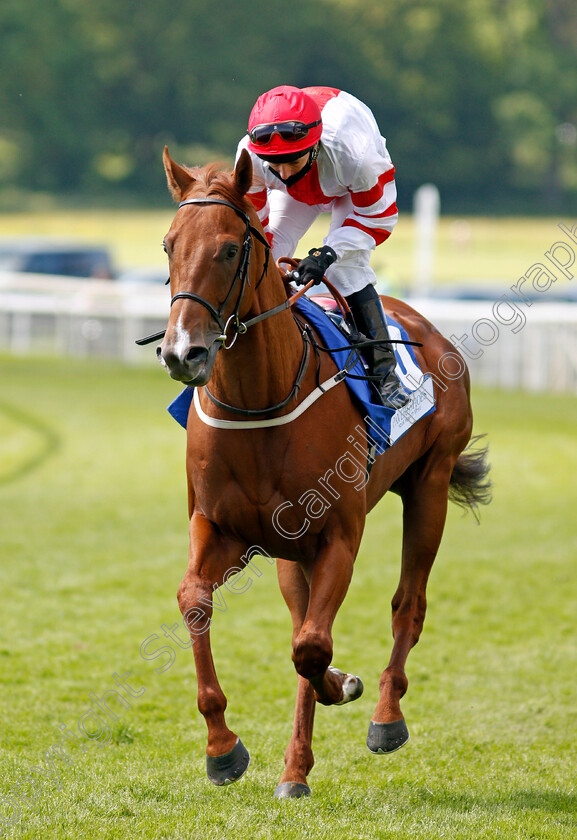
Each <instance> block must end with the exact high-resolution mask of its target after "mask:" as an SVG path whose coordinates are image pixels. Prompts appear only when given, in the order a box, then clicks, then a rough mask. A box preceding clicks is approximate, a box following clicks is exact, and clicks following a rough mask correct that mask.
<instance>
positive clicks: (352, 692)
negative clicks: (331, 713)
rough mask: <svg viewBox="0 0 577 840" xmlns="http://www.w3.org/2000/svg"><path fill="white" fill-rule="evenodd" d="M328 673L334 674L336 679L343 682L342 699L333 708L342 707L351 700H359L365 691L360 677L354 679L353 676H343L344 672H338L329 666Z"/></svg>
mask: <svg viewBox="0 0 577 840" xmlns="http://www.w3.org/2000/svg"><path fill="white" fill-rule="evenodd" d="M329 671H330V672H331V673H332V674H336V675H337V677H340V678H341V680H342V682H343V699H342V700H339V701H338V703H335V704H334V705H335V706H344V704H345V703H351V702H352V701H353V700H358V699H359V697H360V696H361V694H362V693H363V691H364V690H365V687H364V685H363V681H362V679H361V678H360V677H355V676H354V675H353V674H345V672H344V671H340V670H339V669H338V668H334V667H333V666H332V665H329Z"/></svg>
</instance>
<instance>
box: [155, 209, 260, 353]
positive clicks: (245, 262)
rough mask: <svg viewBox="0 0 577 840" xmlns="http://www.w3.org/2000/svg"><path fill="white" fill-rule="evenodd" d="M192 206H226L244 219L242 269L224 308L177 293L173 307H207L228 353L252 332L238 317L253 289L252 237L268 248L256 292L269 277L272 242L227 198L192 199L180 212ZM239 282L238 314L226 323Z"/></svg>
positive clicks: (231, 286)
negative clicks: (180, 303)
mask: <svg viewBox="0 0 577 840" xmlns="http://www.w3.org/2000/svg"><path fill="white" fill-rule="evenodd" d="M188 204H223V205H224V206H225V207H230V208H231V210H234V212H235V213H236V214H237V216H240V218H241V219H242V220H243V222H244V223H245V231H244V238H243V242H242V250H241V253H240V260H239V263H238V268H237V270H236V274H235V275H234V277H233V280H232V283H231V284H230V288H229V290H228V292H227V294H226V297H225V299H224V300H223V302H222V303H221V304H220V307H219V308H218V309H216V308H215V307H214V306H213V305H212V303H210V301H208V300H206V298H203V297H201V296H200V295H197V294H195V292H177V294H175V295H174V297H173V298H172V300H171V301H170V305H171V306H172V305H173V304H174V302H175V301H177V300H181V299H188V300H194V301H196V302H197V303H200V305H201V306H204V308H205V309H207V310H208V311H209V312H210V314H211V315H212V317H213V318H214V320H215V321H216V323H217V324H218V326H219V329H220V335H219V337H218V338H217V339H216V340H217V341H220V342H222V346H223V347H224V348H225V349H226V350H228V349H229V348H230V347H232V345H233V344H234V342H235V341H236V338H237V336H238V335H242V333H245V332H246V331H247V329H248V325H247V324H244V323H243V322H242V321H240V320H239V317H238V313H239V311H240V307H241V304H242V298H243V295H244V290H245V288H246V286H247V285H249V286H250V278H249V275H248V271H249V267H250V255H251V251H252V237H253V236H254V237H255V238H256V239H258V241H259V242H260V243H261V244H262V245H264V248H265V259H264V264H263V268H262V273H261V275H260V278H259V281H258V283H257V284H256V288H258V286H259V284H260V282H261V280H262V279H263V277H264V276H265V274H266V270H267V268H268V261H269V256H270V245H269V243H268V241H267V240H266V239H265V238H264V236H262V234H261V233H260V231H258V230H257V229H256V228H254V227H253V226H252V225H251V223H250V218H249V215H248V213H245V211H244V210H241V208H240V207H237V206H236V205H235V204H232V203H231V202H230V201H225V199H224V198H188V199H186V200H185V201H181V202H180V204H179V205H178V209H179V210H180V208H181V207H185V206H186V205H188ZM237 280H240V290H239V293H238V298H237V301H236V306H235V308H234V312H233V313H232V315H230V317H229V318H228V319H227V321H226V323H225V322H224V319H223V316H222V313H223V312H224V308H225V306H226V305H227V303H228V301H229V298H230V296H231V295H232V292H233V289H234V287H235V286H236V283H237ZM231 323H232V328H233V330H234V332H235V335H234V338H233V340H232V341H231V343H230V344H229V345H227V344H226V340H227V339H226V335H227V331H228V328H229V325H230V324H231Z"/></svg>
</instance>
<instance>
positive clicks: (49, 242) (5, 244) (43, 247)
mask: <svg viewBox="0 0 577 840" xmlns="http://www.w3.org/2000/svg"><path fill="white" fill-rule="evenodd" d="M0 271H16V272H20V271H22V272H27V273H30V274H55V275H59V276H63V277H90V278H93V279H95V280H96V279H98V280H112V279H114V276H115V272H114V268H113V265H112V259H111V256H110V254H109V252H108V251H107V249H106V248H103V247H100V246H94V245H83V244H82V243H78V242H64V241H61V240H56V239H49V238H46V239H40V238H7V237H3V238H0Z"/></svg>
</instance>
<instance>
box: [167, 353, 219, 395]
mask: <svg viewBox="0 0 577 840" xmlns="http://www.w3.org/2000/svg"><path fill="white" fill-rule="evenodd" d="M219 348H220V344H219V343H218V342H215V343H213V344H212V345H211V346H210V347H208V348H207V347H203V346H200V345H189V346H187V347H182V346H180V347H174V346H173V345H171V344H168V345H166V346H165V342H163V343H162V344H161V345H160V347H157V348H156V356H157V358H158V360H159V361H160V363H161V365H163V366H164V367H165V368H166V369H167V370H168V373H169V374H170V376H171V377H172V379H176V380H177V381H178V382H184V383H185V384H186V385H196V386H200V385H206V383H207V382H208V381H209V379H210V377H211V375H212V368H213V366H214V360H215V358H216V354H217V352H218V350H219Z"/></svg>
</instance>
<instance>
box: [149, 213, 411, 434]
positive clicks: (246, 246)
mask: <svg viewBox="0 0 577 840" xmlns="http://www.w3.org/2000/svg"><path fill="white" fill-rule="evenodd" d="M189 204H222V205H223V206H225V207H230V208H231V210H234V212H235V213H236V214H237V216H240V218H241V219H242V220H243V221H244V223H245V226H246V228H245V233H244V239H243V243H242V250H241V255H240V260H239V264H238V268H237V270H236V273H235V275H234V277H233V280H232V283H231V284H230V287H229V290H228V292H227V294H226V297H225V299H224V300H223V302H222V303H221V304H220V307H219V309H217V308H216V307H215V306H214V305H213V304H212V303H210V301H208V300H206V299H205V298H203V297H201V295H197V294H196V293H195V292H177V293H176V294H175V295H173V297H172V299H171V301H170V305H171V306H172V305H173V304H174V303H175V302H176V301H177V300H192V301H195V302H196V303H199V304H200V305H201V306H203V307H204V308H205V309H206V310H207V311H208V312H210V314H211V316H212V317H213V318H214V320H215V321H216V323H217V324H218V326H219V329H220V331H221V334H220V335H219V336H218V338H217V339H215V341H220V342H221V347H219V350H220V349H221V348H223V349H225V350H230V348H231V347H232V346H233V344H234V343H235V341H236V339H237V337H238V336H239V335H244V333H246V332H247V330H248V329H249V327H252V326H254V324H258V323H259V322H260V321H264V320H265V319H266V318H271V317H272V316H273V315H278V314H279V313H280V312H284V311H285V310H286V309H290V307H292V306H293V305H294V304H295V303H296V301H297V300H298V299H299V298H300V297H302V296H303V295H304V294H305V293H306V292H307V291H308V290H309V289H310V288H311V287H312V286H313V285H314V280H311V281H310V282H309V283H307V284H306V285H305V286H303V287H302V288H301V289H299V291H298V292H295V293H294V294H293V295H291V296H290V297H288V298H287V299H286V300H284V301H283V302H282V303H280V304H278V305H277V306H274V307H272V309H267V310H266V311H265V312H261V313H260V315H256V316H255V317H254V318H250V319H249V320H248V321H241V320H240V319H239V317H238V313H239V311H240V307H241V305H242V299H243V296H244V291H245V289H246V286H247V285H249V286H250V278H249V268H250V257H251V251H252V244H253V243H252V237H253V236H254V237H255V238H256V239H257V240H258V241H259V242H260V243H261V244H262V245H264V247H265V260H264V264H263V269H262V272H261V275H260V278H259V280H258V282H257V284H256V286H255V290H256V289H258V287H259V285H260V283H261V282H262V280H263V278H264V276H265V274H266V272H267V269H268V263H269V257H270V245H269V243H268V241H267V240H266V239H265V238H264V237H263V236H262V234H261V233H260V231H258V230H256V228H254V227H253V226H252V225H251V223H250V217H249V215H248V213H246V212H245V211H244V210H241V208H240V207H237V206H236V205H235V204H232V203H231V202H230V201H226V200H225V199H223V198H189V199H186V200H184V201H181V202H180V204H179V205H178V209H179V210H180V208H181V207H185V206H187V205H189ZM283 262H286V263H288V264H289V265H291V266H292V267H293V268H294V267H295V266H296V265H297V261H296V260H293V259H289V258H283V259H280V260H279V261H278V265H279V269H280V263H283ZM281 271H282V269H281ZM287 278H288V275H285V278H284V279H285V283H286V280H287ZM237 280H240V290H239V294H238V298H237V301H236V306H235V308H234V311H233V313H232V315H230V316H229V317H228V319H227V321H226V323H225V321H224V319H223V312H224V308H225V306H226V304H227V303H228V301H229V299H230V297H231V295H232V292H233V289H234V287H235V285H236V283H237ZM324 283H325V285H326V286H327V288H328V289H329V291H330V292H331V294H332V296H333V298H334V299H335V300H336V302H337V304H338V306H339V308H340V310H341V313H342V315H343V320H344V322H345V323H346V324H347V325H348V327H349V330H350V333H351V339H352V341H351V343H350V344H349V345H348V346H347V347H346V348H345V347H343V348H336V349H342V350H345V349H347V350H349V351H350V353H349V358H348V360H347V362H346V364H345V366H344V368H343V370H341V371H339V372H338V374H337V375H336V376H335V377H332V378H331V379H330V380H327V382H324V383H323V384H322V385H321V384H320V383H318V385H317V388H316V390H315V391H314V392H313V394H314V397H313V394H310V395H309V398H307V400H306V401H305V403H306V406H307V407H308V405H309V404H312V402H313V401H314V400H316V399H318V397H319V396H321V394H322V393H325V392H326V390H328V388H330V387H333V385H336V384H338V382H340V381H342V379H343V378H344V377H345V376H351V377H352V378H354V379H376V378H377V377H371V376H354V375H353V374H351V373H350V372H349V367H352V366H353V364H354V363H355V362H356V358H357V353H356V352H355V351H356V350H358V349H359V348H361V347H366V346H370V345H372V344H379V343H382V342H379V341H376V340H367V339H362V338H361V336H360V334H359V333H358V330H357V328H356V325H355V322H354V319H353V317H352V315H351V311H350V308H349V305H348V303H347V301H346V300H345V298H344V297H343V296H342V295H341V294H340V292H338V291H337V289H335V287H334V286H333V285H332V284H331V283H329V282H328V281H327V279H326V278H324ZM231 322H232V329H233V330H234V333H235V335H234V338H233V339H232V341H231V342H230V344H227V343H226V342H227V332H228V329H229V326H230V324H231ZM297 324H298V321H297ZM299 329H301V337H302V340H303V355H302V358H301V361H300V365H299V369H298V371H297V375H296V379H295V383H294V385H293V387H292V389H291V392H290V393H289V395H288V396H287V397H286V398H285V399H284V400H282V401H281V402H279V403H277V404H276V405H272V406H269V407H268V408H260V409H247V408H238V407H236V406H233V405H229V404H228V403H224V402H221V401H220V400H219V399H217V398H216V397H215V396H214V395H213V394H211V393H210V391H209V390H208V387H207V386H206V385H205V386H204V390H205V392H206V395H207V396H208V397H209V399H210V400H211V401H212V402H213V403H214V405H216V406H218V407H219V408H221V409H224V410H225V411H230V412H232V413H233V414H240V415H242V416H244V417H257V416H262V415H267V414H272V413H274V412H276V411H280V410H281V409H282V408H284V407H285V406H286V405H288V403H289V402H290V401H291V400H292V399H293V398H295V397H296V396H297V394H298V392H299V390H300V387H301V385H302V382H303V379H304V377H305V374H306V372H307V368H308V363H309V360H310V354H311V343H312V344H313V346H314V349H315V352H317V353H318V350H325V348H324V347H322V346H321V345H319V344H317V342H316V341H314V338H312V334H311V332H310V328H309V327H308V325H307V326H305V327H304V328H302V325H299ZM165 335H166V330H162V331H160V332H157V333H153V334H152V335H148V336H146V337H145V338H140V339H138V340H137V341H136V344H138V345H145V344H151V343H152V342H154V341H158V340H160V339H162V338H163V337H164V336H165ZM390 343H393V342H390ZM394 343H396V342H394ZM402 343H404V344H413V343H416V342H402ZM333 351H334V348H333ZM317 376H318V374H317ZM195 395H196V391H195ZM195 405H196V403H195ZM199 407H200V404H199V405H198V406H197V409H198V408H199ZM302 410H304V404H303V408H302V409H300V410H297V411H298V413H300V412H301V411H302ZM203 414H204V412H203ZM293 414H295V413H294V412H291V414H290V415H287V416H286V419H285V418H278V421H279V423H284V422H290V420H292V419H293ZM295 416H296V415H295ZM289 418H290V420H289ZM226 422H227V421H219V423H223V424H224V423H226ZM272 422H273V421H257V423H259V424H260V423H272Z"/></svg>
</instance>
